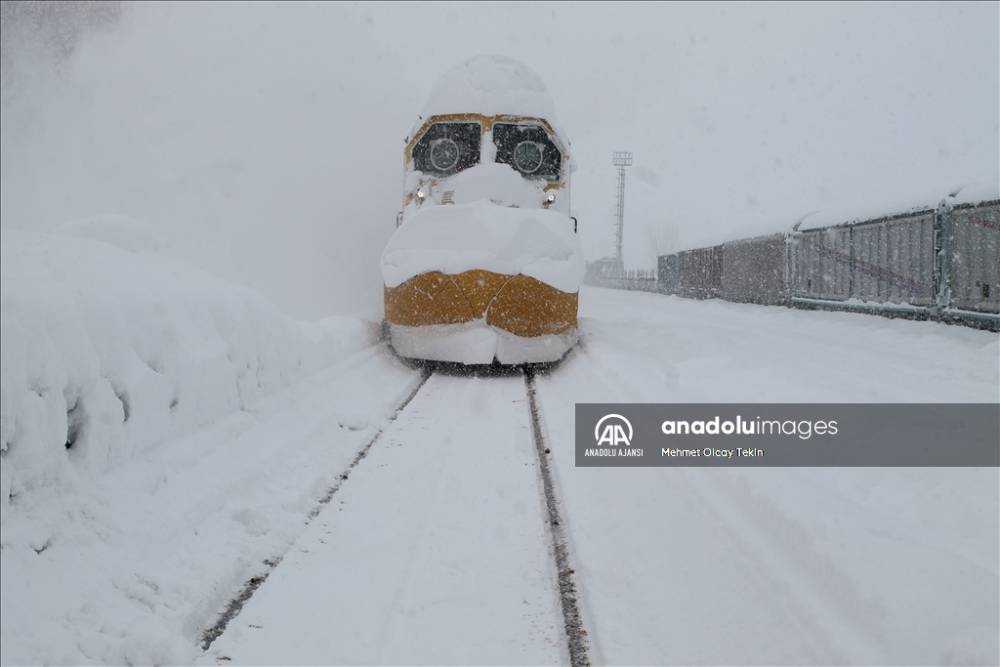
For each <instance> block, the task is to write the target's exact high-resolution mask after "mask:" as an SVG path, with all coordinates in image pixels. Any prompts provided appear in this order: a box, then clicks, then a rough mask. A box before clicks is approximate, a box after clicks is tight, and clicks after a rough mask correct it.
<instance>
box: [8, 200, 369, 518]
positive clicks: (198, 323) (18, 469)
mask: <svg viewBox="0 0 1000 667" xmlns="http://www.w3.org/2000/svg"><path fill="white" fill-rule="evenodd" d="M123 228H126V229H129V230H132V229H133V227H132V226H131V225H128V224H123V222H122V220H119V219H111V220H109V219H107V218H104V219H98V220H97V221H96V222H95V221H83V222H82V223H80V224H79V225H73V226H70V227H68V229H69V230H74V231H77V232H88V233H92V232H94V231H95V230H96V231H99V232H100V233H101V234H102V235H106V236H111V237H114V238H115V239H116V240H117V241H118V242H119V243H120V244H123V245H125V246H127V247H130V248H131V249H132V250H128V251H127V250H123V249H121V248H119V247H115V246H112V245H108V244H106V243H101V242H96V241H91V240H86V239H81V238H74V237H72V236H67V235H62V234H51V235H50V234H35V233H31V232H19V231H13V230H3V232H2V244H0V245H2V250H0V257H2V260H0V276H2V281H0V313H2V318H0V329H2V334H0V335H2V340H3V346H2V348H0V350H2V369H0V395H2V403H0V436H2V441H0V450H2V458H0V480H2V489H0V491H2V493H0V510H2V514H0V517H3V516H6V513H7V510H8V505H9V502H10V501H9V498H10V497H11V496H14V497H17V496H19V495H20V494H22V493H25V492H28V491H31V490H34V489H37V488H39V487H42V486H47V485H53V486H57V487H59V488H65V487H67V486H70V485H73V484H76V483H78V482H80V481H81V480H85V479H87V478H89V477H90V476H92V475H94V474H98V473H103V472H106V471H108V470H110V469H112V468H114V467H116V466H118V465H121V464H122V463H124V462H126V461H128V460H130V459H132V458H134V457H136V456H138V455H141V454H143V453H144V452H147V451H148V450H149V449H151V448H154V447H156V446H158V445H160V444H162V443H163V442H166V441H169V440H171V439H173V438H175V437H177V436H178V435H180V434H182V433H185V432H189V431H191V430H193V429H194V428H196V427H198V426H200V425H202V424H204V423H206V422H208V421H209V420H211V419H214V418H217V417H220V416H222V415H226V414H229V413H232V412H236V411H239V410H244V409H249V408H250V407H251V406H252V405H253V404H254V403H255V401H256V400H258V399H259V398H260V397H261V396H263V395H265V394H268V393H271V392H273V391H275V390H276V389H278V388H280V387H283V386H286V385H288V384H289V383H291V382H293V381H295V380H298V379H300V378H301V377H303V376H304V375H305V374H306V373H307V372H311V371H312V370H314V369H316V368H318V367H322V366H324V365H325V364H327V363H329V362H330V361H331V360H332V359H334V358H337V357H338V356H341V355H343V354H345V353H346V352H347V351H349V350H352V349H358V348H360V347H362V346H364V345H365V344H366V343H367V341H369V340H370V339H371V338H372V337H373V328H374V327H373V325H371V324H366V323H364V322H361V321H360V320H352V319H346V318H343V319H340V318H338V319H330V320H326V321H322V322H317V323H303V322H297V321H293V320H291V319H288V318H286V317H284V316H283V315H282V314H281V313H280V312H279V311H278V310H277V309H276V308H275V307H274V306H273V305H272V304H271V303H270V302H268V301H267V300H266V299H264V298H263V297H261V296H259V295H258V294H257V293H255V292H253V291H251V290H249V289H245V288H242V287H239V286H236V285H234V284H230V283H227V282H224V281H222V280H218V279H216V278H214V277H212V276H210V275H209V274H206V273H204V272H201V271H198V270H195V269H191V268H187V267H184V266H181V265H177V264H173V263H171V262H169V261H167V260H166V259H163V258H161V257H158V256H154V255H149V254H144V253H142V252H135V251H136V250H139V249H141V248H143V247H149V245H148V244H146V243H143V242H142V240H143V238H144V237H143V236H142V235H141V234H132V233H129V234H123V233H120V232H121V230H122V229H123ZM123 241H124V242H123Z"/></svg>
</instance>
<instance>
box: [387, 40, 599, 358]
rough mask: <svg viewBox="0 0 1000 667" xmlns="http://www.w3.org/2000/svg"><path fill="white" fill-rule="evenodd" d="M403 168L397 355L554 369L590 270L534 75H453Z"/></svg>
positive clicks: (497, 71)
mask: <svg viewBox="0 0 1000 667" xmlns="http://www.w3.org/2000/svg"><path fill="white" fill-rule="evenodd" d="M404 163H405V183H404V195H403V208H402V211H401V213H400V216H399V218H398V223H399V224H398V228H397V229H396V231H395V233H394V234H393V236H392V238H391V239H390V240H389V243H388V245H387V246H386V248H385V251H384V252H383V254H382V277H383V279H384V281H385V319H386V322H387V324H388V328H389V336H390V341H391V344H392V346H393V348H394V349H395V350H396V352H397V353H398V354H399V355H401V356H403V357H407V358H411V359H423V360H435V361H447V362H455V363H460V364H470V365H478V364H491V363H500V364H504V365H511V364H522V363H544V362H553V361H557V360H559V359H561V358H562V357H563V356H564V355H565V354H566V352H567V351H568V350H569V349H570V348H571V347H572V346H573V345H574V344H575V343H576V340H577V307H578V294H579V287H580V281H581V280H582V278H583V273H584V263H583V259H582V256H581V253H580V245H579V241H578V239H577V236H576V221H575V219H573V218H571V217H570V196H569V194H570V188H569V175H570V170H571V164H570V156H569V153H568V151H567V144H566V142H565V140H564V138H563V137H562V136H561V135H560V133H559V132H558V131H557V130H556V128H555V124H554V114H553V110H552V103H551V101H550V99H549V97H548V94H547V92H546V90H545V86H544V84H543V83H542V81H541V79H539V78H538V76H537V75H536V74H534V72H532V71H531V70H529V69H528V68H527V67H525V66H524V65H522V64H520V63H518V62H516V61H513V60H510V59H507V58H501V57H497V56H479V57H477V58H473V59H471V60H469V61H467V62H465V63H463V64H462V65H461V66H459V67H458V68H456V69H454V70H452V71H450V72H448V73H447V74H446V75H445V76H444V77H443V78H442V79H441V80H440V81H439V82H438V83H437V85H436V86H435V87H434V89H433V92H432V94H431V99H430V101H429V102H428V105H427V107H426V108H425V110H424V113H423V114H421V117H420V120H419V121H418V123H417V126H416V127H415V128H414V131H413V132H412V133H411V135H410V137H408V139H407V143H406V148H405V151H404Z"/></svg>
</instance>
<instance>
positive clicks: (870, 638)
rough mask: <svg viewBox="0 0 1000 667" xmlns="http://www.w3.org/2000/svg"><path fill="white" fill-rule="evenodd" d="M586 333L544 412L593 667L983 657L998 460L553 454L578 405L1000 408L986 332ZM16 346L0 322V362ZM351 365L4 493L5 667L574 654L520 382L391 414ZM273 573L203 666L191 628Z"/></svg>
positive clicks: (711, 312)
mask: <svg viewBox="0 0 1000 667" xmlns="http://www.w3.org/2000/svg"><path fill="white" fill-rule="evenodd" d="M36 241H37V243H38V244H39V245H40V246H41V247H42V248H46V249H51V248H52V247H53V244H52V242H51V241H49V240H46V241H44V242H43V241H41V240H38V239H36ZM63 241H65V242H67V243H70V242H71V243H72V244H73V245H76V244H78V243H80V242H78V241H75V240H72V239H69V240H66V239H63ZM10 247H12V246H11V245H9V244H8V237H7V236H6V235H5V236H4V237H3V248H4V250H5V251H7V249H8V248H10ZM15 247H18V246H15ZM28 247H29V246H28V245H25V242H23V241H22V242H21V244H20V246H19V247H18V251H17V253H13V254H15V255H16V254H19V253H25V252H26V250H27V248H28ZM76 247H77V249H78V250H81V248H80V246H78V245H76ZM99 248H100V250H99ZM99 248H98V246H96V244H94V245H92V246H88V247H87V248H86V252H87V254H94V255H95V257H97V258H98V259H101V258H103V259H105V260H107V259H108V258H109V257H116V258H117V260H115V261H116V265H117V266H118V267H119V268H124V267H128V268H129V269H130V270H132V271H133V272H132V273H127V274H125V275H126V276H127V278H128V279H129V280H119V282H121V283H136V284H143V285H146V286H147V287H148V286H149V285H150V281H149V280H146V279H144V278H142V272H141V271H138V267H136V266H135V265H134V264H128V263H123V262H122V261H118V260H121V259H122V258H121V255H123V254H124V255H125V256H128V257H132V258H133V259H134V260H135V261H140V260H141V261H142V262H143V263H144V265H148V267H147V269H148V270H150V271H152V270H155V267H157V266H160V265H158V264H157V263H155V262H152V258H148V257H144V256H143V257H140V256H136V255H130V254H127V253H122V252H121V251H118V250H115V249H113V248H110V249H108V248H105V246H99ZM105 251H106V252H105ZM39 254H44V253H35V254H34V255H33V259H35V260H37V261H43V260H44V257H39ZM56 255H57V256H58V257H59V258H60V259H61V260H62V261H65V260H67V259H68V258H67V255H66V253H56ZM3 259H4V263H5V266H4V271H5V273H4V281H3V284H4V309H5V310H4V317H3V320H4V326H5V327H6V326H9V325H8V324H7V322H8V321H9V320H10V319H11V318H9V317H8V310H7V308H8V306H7V296H6V295H7V293H8V291H9V288H8V285H9V284H12V283H11V282H9V279H8V269H7V260H8V259H9V257H8V255H6V254H5V255H4V257H3ZM77 260H78V261H84V260H83V258H81V257H78V258H77ZM56 263H57V264H58V262H56ZM150 267H152V268H150ZM160 268H162V267H160ZM90 270H94V267H91V268H90V269H88V271H90ZM49 271H54V269H53V268H52V267H51V266H50V267H49ZM18 273H20V274H22V275H26V274H29V277H30V272H29V271H28V270H27V269H26V268H22V270H20V271H19V272H18ZM41 273H42V274H43V275H46V272H41ZM109 273H110V270H109ZM181 275H187V276H188V277H189V278H190V279H191V281H192V282H198V283H199V284H200V285H201V290H200V291H199V293H198V294H190V293H189V294H188V295H187V297H188V298H189V299H190V300H191V301H193V302H195V303H197V302H198V300H199V299H206V300H208V301H209V302H211V299H210V298H209V297H208V296H206V293H212V292H213V288H212V287H211V285H214V284H215V283H212V282H211V281H210V280H208V279H207V278H205V277H203V276H199V277H200V278H204V279H203V280H195V278H194V277H193V276H191V275H190V274H188V272H187V271H186V270H185V271H182V270H177V276H181ZM172 282H173V283H181V284H182V283H183V281H182V280H181V279H180V278H178V279H177V280H175V281H172ZM27 284H29V285H30V284H33V283H32V282H30V281H29V282H28V283H27ZM206 285H207V286H206ZM227 287H228V286H227ZM51 289H55V288H54V287H53V288H51ZM63 289H65V290H67V291H69V290H70V288H69V287H66V288H63ZM123 289H124V288H123ZM214 289H217V290H218V293H224V294H227V295H228V299H229V301H228V303H232V301H233V300H234V299H235V300H236V301H237V302H239V299H238V298H236V297H235V296H234V295H233V294H232V291H231V290H230V289H225V288H222V287H219V286H218V285H216V287H215V288H214ZM122 296H123V293H118V298H121V297H122ZM67 301H68V302H67ZM125 301H126V302H128V300H127V299H126V300H125ZM147 301H149V302H153V301H154V300H153V299H149V298H148V296H147ZM39 303H40V304H41V305H40V306H39V308H40V309H41V308H48V309H49V310H50V311H51V312H50V313H49V315H50V321H52V322H55V323H58V322H59V321H62V320H65V321H67V322H73V323H77V324H79V323H80V322H81V320H80V318H78V317H77V315H76V314H75V311H74V310H73V308H75V307H76V306H75V304H74V303H73V302H72V301H71V300H64V301H57V300H52V299H50V300H46V301H39ZM121 307H124V306H121ZM187 307H193V306H190V305H187ZM20 308H21V309H23V305H22V306H21V307H20ZM63 308H65V309H67V310H62V309H63ZM178 308H179V306H178ZM250 308H251V310H252V307H250ZM154 311H155V309H151V311H150V312H145V313H142V318H153V317H155V313H154ZM254 312H256V311H254ZM135 315H136V316H137V317H138V315H139V314H138V313H135ZM175 316H177V317H180V315H177V314H176V313H175ZM142 318H140V319H142ZM104 319H108V318H104ZM111 321H113V323H114V326H113V327H112V326H111V325H109V326H108V327H105V329H104V330H107V331H115V330H118V329H121V330H126V331H127V330H128V328H129V326H131V325H130V324H129V323H128V322H126V321H123V320H122V319H120V318H116V319H113V320H111ZM258 324H261V322H258ZM192 326H193V325H192ZM291 328H292V329H295V328H296V327H294V326H292V327H291ZM359 328H360V325H359ZM580 328H581V335H582V342H581V345H580V346H579V347H578V348H576V349H575V350H573V351H572V352H571V353H570V355H569V356H568V357H567V359H566V360H565V361H564V362H563V363H562V364H561V365H560V366H559V367H557V368H556V369H554V370H553V371H552V372H550V373H548V374H544V375H540V376H539V377H538V397H539V401H540V405H541V408H542V428H543V430H544V432H545V433H546V437H547V445H548V446H549V447H550V448H551V450H552V459H551V461H552V464H553V465H554V466H555V469H554V473H555V483H556V486H557V489H558V491H559V493H560V497H561V499H562V503H561V507H562V512H563V518H564V520H565V523H566V528H567V529H568V534H569V537H570V540H571V542H570V556H571V559H572V562H571V565H572V566H573V567H574V568H575V570H576V575H575V576H576V578H577V582H578V585H579V586H580V602H581V604H582V607H583V608H582V612H583V616H584V622H585V624H586V627H587V629H588V631H589V635H588V638H589V641H590V643H591V657H592V659H593V661H594V663H595V664H717V665H721V664H759V665H765V664H766V665H778V664H784V665H791V664H795V665H829V664H846V663H851V664H881V665H904V664H908V665H911V664H995V663H996V661H997V644H996V633H995V628H996V620H997V614H998V610H997V595H996V591H997V584H998V568H1000V566H998V563H1000V558H998V552H997V549H998V541H997V530H998V515H997V512H998V510H997V507H998V497H997V488H998V478H997V471H996V470H995V469H882V468H871V469H805V468H803V469H629V468H576V467H575V465H574V463H573V438H574V416H573V415H574V404H575V403H577V402H587V401H594V402H608V401H610V402H614V401H647V402H662V401H667V402H671V401H673V402H699V401H708V402H712V401H739V402H753V401H805V402H819V401H830V402H841V401H854V402H883V401H888V402H898V401H931V402H949V401H956V402H960V401H969V402H976V401H996V400H998V391H1000V378H998V373H1000V370H998V367H997V358H998V354H1000V341H998V337H997V336H996V334H992V333H988V332H983V331H977V330H972V329H968V328H964V327H956V326H947V325H942V324H938V323H931V322H910V321H900V320H887V319H883V318H878V317H870V316H865V315H857V314H850V313H833V312H815V311H797V310H791V309H784V308H774V307H767V306H755V305H745V304H733V303H725V302H719V301H691V300H685V299H679V298H674V297H665V296H661V295H655V294H644V293H629V292H620V291H611V290H600V289H594V288H584V289H583V291H582V292H581V320H580ZM32 331H33V332H35V333H37V332H38V331H39V329H37V328H36V329H33V330H32ZM147 333H150V332H149V331H147ZM42 340H43V342H44V339H42ZM119 340H120V339H119ZM8 341H9V337H8V330H7V329H5V330H4V351H5V354H8V352H7V346H8ZM59 341H60V343H61V345H64V346H66V348H65V352H60V351H59V349H56V348H53V349H49V350H48V352H47V354H46V355H45V358H49V359H51V360H53V361H52V363H53V364H54V365H59V364H62V365H65V363H64V362H62V361H60V360H61V359H63V357H64V356H65V355H66V354H70V353H76V352H77V350H78V348H75V347H72V346H71V343H72V340H71V339H70V338H69V337H67V336H62V337H61V338H59ZM128 342H131V341H128ZM44 344H45V345H48V343H44ZM358 344H359V345H360V346H361V348H362V349H358V348H357V347H353V349H355V350H356V351H355V352H351V353H347V352H346V351H344V353H343V354H342V355H341V356H339V357H337V359H336V360H335V361H334V362H333V363H332V365H329V366H327V367H326V368H322V369H318V370H317V372H316V373H315V374H310V375H303V376H302V377H301V378H300V379H298V380H296V381H295V382H293V383H292V384H291V385H290V386H288V387H287V388H284V389H278V390H276V391H274V392H272V393H270V394H268V395H266V396H261V397H259V398H258V400H256V401H255V402H254V403H253V404H252V405H248V406H247V408H246V409H244V410H238V409H236V410H234V411H233V412H232V413H231V414H229V415H227V416H224V417H222V418H219V419H215V420H212V421H211V423H209V424H207V425H205V426H204V427H202V428H199V429H196V430H193V431H192V432H190V433H189V434H187V435H185V436H183V437H176V436H172V435H165V436H164V438H163V441H162V442H161V443H160V444H159V446H157V447H150V448H147V449H146V450H145V451H143V452H142V453H141V454H138V455H136V456H132V457H130V458H129V459H128V460H125V461H123V462H122V463H121V464H120V465H118V466H116V467H114V468H113V469H111V470H110V471H108V472H106V473H104V474H101V475H85V474H84V472H82V471H83V470H84V469H83V468H81V467H80V466H76V465H75V464H74V463H72V462H67V463H66V465H65V466H64V467H65V468H67V469H70V470H77V469H79V470H81V472H80V474H77V475H74V476H72V477H66V478H65V479H64V480H63V481H64V482H65V483H64V484H60V485H39V486H34V487H31V488H24V489H23V490H21V491H20V492H19V493H17V494H16V495H15V497H14V499H13V501H12V502H11V504H10V507H9V508H8V515H7V518H6V520H5V522H4V524H3V533H2V549H0V564H2V571H3V586H2V587H0V615H2V618H3V623H2V624H0V647H2V652H0V655H2V661H3V662H4V663H5V664H28V663H31V664H35V663H47V664H95V663H99V664H112V663H113V664H123V663H129V664H164V663H191V662H194V661H202V662H206V663H208V662H211V661H214V660H215V659H216V658H221V657H222V656H225V657H227V658H230V659H231V661H232V662H237V663H238V662H243V663H250V664H263V663H266V662H281V663H285V664H290V663H294V662H296V661H309V662H311V663H315V664H319V663H332V662H335V661H336V660H337V659H338V656H339V657H341V658H342V659H344V660H350V661H352V662H357V663H375V662H379V661H388V662H401V661H414V662H415V661H420V662H425V663H434V664H471V663H482V662H491V663H507V664H514V663H518V662H523V663H536V664H539V663H545V664H548V663H551V662H553V658H554V657H555V651H557V650H558V651H559V657H560V658H561V659H562V660H563V661H565V659H566V656H565V654H564V653H563V650H564V649H563V644H562V643H561V642H562V640H561V638H560V637H559V635H558V634H554V630H555V632H558V629H559V628H561V623H562V619H561V617H560V616H559V615H558V612H557V611H556V609H557V607H556V600H555V599H554V592H553V583H554V578H553V577H554V573H553V571H552V569H551V567H552V566H551V562H550V559H548V558H544V557H543V555H546V554H547V549H548V543H547V542H545V540H546V539H547V535H545V534H544V533H543V531H542V527H543V525H544V518H545V515H544V514H543V505H542V501H541V490H540V484H539V482H538V479H537V463H536V462H535V458H534V457H535V453H534V452H533V451H532V447H531V442H530V439H529V438H530V434H529V429H528V428H527V427H526V426H527V423H528V422H527V406H526V404H525V401H524V395H523V394H522V393H521V389H523V384H522V382H521V381H520V379H516V378H476V377H460V376H459V377H455V376H446V375H443V376H440V377H439V376H437V375H436V376H434V377H433V378H431V380H429V381H428V384H427V385H425V387H424V389H422V390H421V392H420V393H418V394H417V395H416V397H415V398H414V400H413V401H412V403H411V404H410V405H409V406H408V407H407V408H406V410H404V411H403V412H402V413H400V414H399V416H398V418H396V419H395V420H393V421H388V420H389V419H391V417H392V415H393V406H394V405H396V404H398V402H399V401H400V400H401V399H402V397H404V396H406V395H408V394H409V393H410V392H411V391H412V390H413V388H414V387H415V386H416V383H417V381H418V377H419V374H418V371H416V370H413V369H410V368H407V367H405V366H403V365H402V364H400V363H399V362H398V361H397V360H396V359H394V358H393V357H392V355H391V354H389V353H388V351H387V349H386V347H385V346H384V345H382V344H377V343H375V344H373V343H371V342H370V341H368V342H367V345H366V343H365V342H362V341H361V340H360V339H359V340H358ZM150 345H154V346H155V349H160V348H166V349H172V350H174V353H175V354H176V353H177V348H175V347H171V346H170V344H169V341H168V340H166V339H165V338H155V339H153V340H151V342H150ZM347 347H348V348H351V347H352V346H351V345H348V346H347ZM126 349H128V348H126ZM183 349H185V350H191V351H196V350H198V349H199V348H198V347H196V346H194V347H192V346H187V347H184V348H183ZM84 356H85V357H86V355H84ZM10 358H11V359H16V357H14V356H11V357H10ZM209 358H210V357H209ZM7 363H8V357H6V356H5V357H4V368H5V373H6V367H7ZM164 368H165V369H167V368H170V366H168V365H165V366H164ZM5 382H6V380H5ZM4 386H5V387H6V384H5V385H4ZM53 393H57V392H53ZM110 398H111V397H109V399H110ZM4 400H5V401H6V400H7V399H6V398H5V399H4ZM4 405H5V406H6V405H7V403H6V402H5V404H4ZM182 405H183V403H182ZM231 407H235V405H234V406H231ZM119 409H120V408H119ZM5 410H6V408H5ZM41 421H42V420H39V423H41ZM5 428H6V427H5ZM378 428H383V429H384V430H385V432H384V435H383V437H382V439H380V440H379V441H377V442H376V444H375V446H374V448H373V449H372V450H371V452H370V453H369V455H368V456H367V457H365V458H364V459H363V460H361V462H360V463H359V464H358V466H357V467H356V468H355V469H353V470H352V471H351V474H350V478H349V479H347V480H346V481H344V482H343V487H342V488H341V491H340V492H338V494H337V495H336V496H334V498H333V501H332V502H331V503H330V504H328V505H325V506H324V508H323V509H322V511H321V512H320V513H319V514H318V516H316V517H315V519H313V520H312V521H311V522H310V523H308V525H307V517H308V515H309V512H310V510H311V509H312V508H313V507H315V506H316V502H317V499H318V498H320V497H322V496H323V494H324V493H325V491H326V490H327V489H328V488H329V487H330V485H331V484H333V483H335V481H337V480H338V479H339V478H340V477H341V475H342V473H343V472H344V471H345V470H346V469H347V466H348V465H349V463H350V462H351V460H352V459H353V458H354V455H355V453H356V452H357V451H358V449H359V448H360V447H361V446H362V445H363V444H364V443H365V442H366V441H367V440H368V439H369V438H371V437H372V436H373V434H374V433H375V431H376V429H378ZM5 433H6V431H5ZM5 440H6V436H5ZM16 443H17V440H16V438H15V440H14V444H15V445H16ZM60 446H61V445H60ZM14 451H15V449H11V450H9V451H8V452H6V453H4V454H3V458H4V466H5V467H6V466H7V460H6V459H7V458H8V456H9V455H10V454H11V453H12V452H14ZM71 453H72V450H70V452H69V453H67V454H66V455H67V456H70V455H71ZM281 556H284V560H283V561H282V562H281V563H280V564H278V566H277V567H276V568H275V569H274V570H272V571H271V576H270V578H269V579H268V580H267V581H266V582H265V583H264V584H263V585H262V586H261V588H260V589H258V591H257V593H256V594H255V596H254V597H253V598H251V600H250V601H249V603H248V604H247V606H246V607H245V608H244V611H243V613H241V614H240V615H238V616H236V617H235V618H234V619H233V620H232V621H231V622H230V624H229V626H228V628H227V631H226V632H225V633H224V634H223V635H222V636H221V637H220V638H219V639H218V640H217V642H216V643H215V644H214V645H213V647H212V649H211V650H210V651H209V652H208V653H206V654H201V651H200V649H199V648H198V642H199V639H200V636H201V632H202V631H203V630H204V629H205V628H206V627H208V626H209V625H211V624H212V623H213V622H214V619H215V617H216V615H217V614H218V612H219V611H220V610H221V609H222V608H223V607H224V606H225V604H226V602H227V601H228V600H230V599H231V598H232V597H233V596H234V595H235V594H236V593H237V592H238V591H239V590H240V588H241V586H242V585H243V583H244V582H245V581H246V580H247V578H248V577H250V576H253V575H259V574H261V573H263V572H265V571H268V569H269V568H268V567H267V566H266V565H265V564H264V563H263V560H264V559H274V558H277V557H281ZM449 628H451V629H453V631H452V632H447V631H446V630H447V629H449ZM720 637H724V639H720ZM553 642H555V643H556V644H555V645H554V644H553ZM479 646H481V647H483V650H482V651H480V652H479V653H477V652H476V651H475V649H476V648H477V647H479ZM486 651H488V653H486ZM200 654H201V655H200ZM480 656H482V659H477V658H479V657H480ZM407 659H410V660H407Z"/></svg>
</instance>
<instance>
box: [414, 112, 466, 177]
mask: <svg viewBox="0 0 1000 667" xmlns="http://www.w3.org/2000/svg"><path fill="white" fill-rule="evenodd" d="M481 141H482V126H481V125H480V124H479V123H434V124H433V125H431V126H430V127H429V128H428V129H427V132H425V133H424V136H423V137H421V138H420V141H418V142H417V144H416V146H414V147H413V163H414V166H415V167H416V169H417V170H418V171H422V172H424V173H426V174H435V175H437V176H451V175H452V174H457V173H458V172H460V171H462V170H463V169H468V168H469V167H471V166H473V165H474V164H477V163H478V162H479V144H480V142H481Z"/></svg>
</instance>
